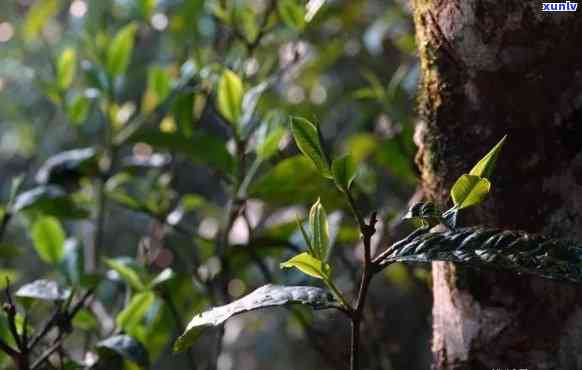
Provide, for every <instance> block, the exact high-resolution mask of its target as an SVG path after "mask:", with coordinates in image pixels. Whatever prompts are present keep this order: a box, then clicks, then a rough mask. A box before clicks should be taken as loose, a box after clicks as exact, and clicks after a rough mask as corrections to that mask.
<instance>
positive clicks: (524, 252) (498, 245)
mask: <svg viewBox="0 0 582 370" xmlns="http://www.w3.org/2000/svg"><path fill="white" fill-rule="evenodd" d="M390 249H391V253H389V254H388V255H386V256H385V258H383V259H382V260H381V261H377V262H379V264H380V266H386V265H388V264H390V263H392V262H414V263H427V262H432V261H448V262H454V263H459V264H463V265H468V266H473V267H483V268H491V269H497V270H508V271H512V272H514V273H517V274H522V273H523V274H532V275H537V276H541V277H545V278H549V279H557V280H563V281H572V282H577V283H580V282H582V244H580V242H576V241H570V240H563V239H550V238H547V237H544V236H543V235H535V234H528V233H525V232H521V231H512V230H500V229H487V228H479V227H469V228H460V229H456V230H453V231H446V232H426V233H420V234H419V233H417V234H416V235H412V236H411V237H409V238H405V239H404V240H402V241H400V242H398V243H395V244H394V245H393V246H392V247H391V248H390Z"/></svg>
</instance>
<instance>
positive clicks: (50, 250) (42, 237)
mask: <svg viewBox="0 0 582 370" xmlns="http://www.w3.org/2000/svg"><path fill="white" fill-rule="evenodd" d="M32 241H33V243H34V249H35V250H36V252H37V253H38V255H39V256H40V258H41V259H42V260H43V261H44V262H47V263H51V264H57V263H59V262H60V261H61V260H62V259H63V256H64V254H65V249H64V248H65V247H64V246H65V231H64V230H63V228H62V226H61V223H60V222H59V220H58V219H57V218H55V217H52V216H45V217H42V218H40V219H39V220H38V221H36V222H35V223H34V224H33V225H32Z"/></svg>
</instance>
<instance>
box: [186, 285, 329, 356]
mask: <svg viewBox="0 0 582 370" xmlns="http://www.w3.org/2000/svg"><path fill="white" fill-rule="evenodd" d="M287 304H304V305H309V306H312V307H314V308H315V309H325V308H332V307H336V302H335V301H334V299H333V297H332V296H331V294H329V293H328V292H327V291H326V290H324V289H321V288H316V287H309V286H282V285H272V284H269V285H265V286H263V287H261V288H258V289H256V290H255V291H253V292H252V293H250V294H248V295H246V296H244V297H243V298H241V299H239V300H237V301H234V302H232V303H230V304H227V305H224V306H219V307H215V308H213V309H211V310H209V311H206V312H203V313H201V314H198V315H196V316H194V318H192V320H191V321H190V323H189V324H188V327H187V328H186V330H185V331H184V333H183V334H182V336H181V337H180V338H178V340H177V341H176V343H175V345H174V350H175V351H183V350H185V349H187V348H188V347H190V346H191V345H192V344H193V343H194V342H195V341H196V339H197V337H198V335H199V334H200V330H201V329H203V328H205V327H208V326H218V325H221V324H222V323H224V322H225V321H226V320H228V319H229V318H230V317H232V316H235V315H238V314H241V313H244V312H248V311H253V310H259V309H262V308H267V307H274V306H283V305H287Z"/></svg>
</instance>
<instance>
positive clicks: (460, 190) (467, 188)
mask: <svg viewBox="0 0 582 370" xmlns="http://www.w3.org/2000/svg"><path fill="white" fill-rule="evenodd" d="M490 189H491V183H490V182H489V180H487V179H484V178H481V177H479V176H475V175H467V174H465V175H463V176H461V177H459V179H458V180H457V182H455V185H453V188H452V189H451V197H452V198H453V203H454V204H455V207H456V208H457V209H459V210H460V209H463V208H467V207H471V206H473V205H475V204H478V203H481V202H482V201H483V200H484V199H485V197H486V196H487V194H488V193H489V190H490Z"/></svg>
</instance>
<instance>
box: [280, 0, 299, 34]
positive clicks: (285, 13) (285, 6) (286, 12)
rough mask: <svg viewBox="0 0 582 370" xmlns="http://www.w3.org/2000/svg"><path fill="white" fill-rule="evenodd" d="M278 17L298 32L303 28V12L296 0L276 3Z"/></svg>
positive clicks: (284, 0)
mask: <svg viewBox="0 0 582 370" xmlns="http://www.w3.org/2000/svg"><path fill="white" fill-rule="evenodd" d="M277 9H278V11H279V16H280V17H281V19H283V22H285V24H286V25H287V26H289V27H291V28H294V29H296V30H298V31H301V30H303V28H304V27H305V11H304V9H303V7H302V6H301V5H300V4H299V3H298V2H297V1H296V0H282V1H278V2H277Z"/></svg>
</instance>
